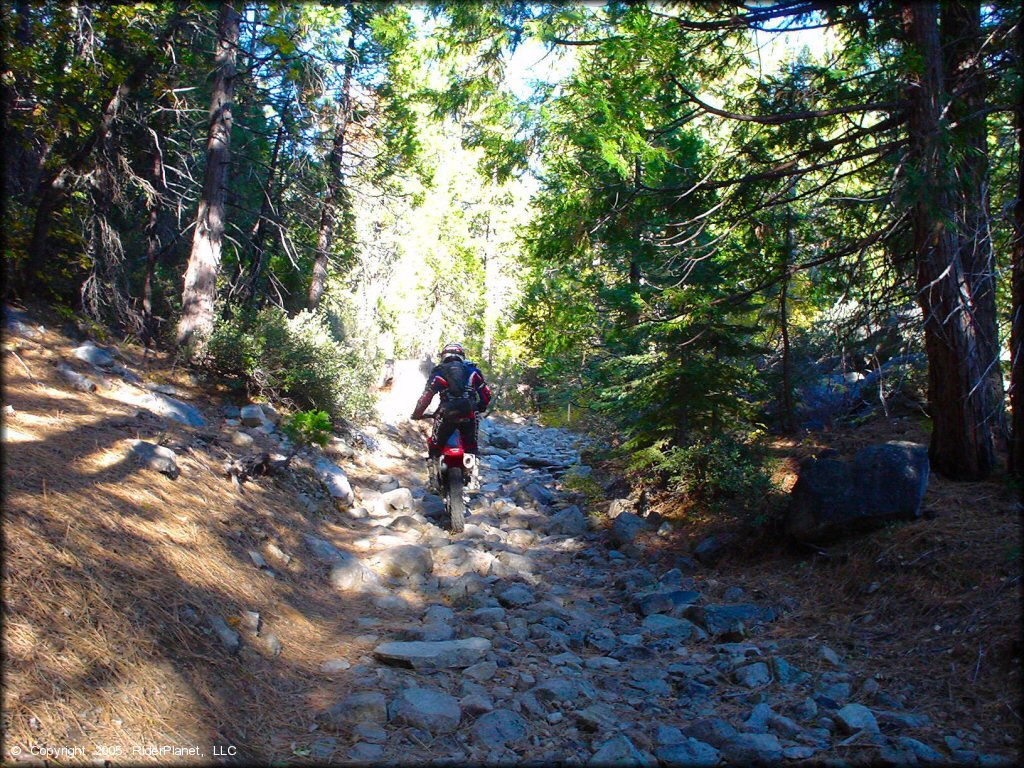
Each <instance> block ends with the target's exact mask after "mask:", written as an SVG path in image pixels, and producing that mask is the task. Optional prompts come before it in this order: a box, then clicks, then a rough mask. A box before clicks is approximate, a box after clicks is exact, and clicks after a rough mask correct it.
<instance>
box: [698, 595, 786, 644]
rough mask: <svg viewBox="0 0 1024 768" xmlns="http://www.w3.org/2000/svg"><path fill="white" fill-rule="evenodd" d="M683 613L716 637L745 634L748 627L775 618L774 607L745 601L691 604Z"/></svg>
mask: <svg viewBox="0 0 1024 768" xmlns="http://www.w3.org/2000/svg"><path fill="white" fill-rule="evenodd" d="M683 615H684V616H686V617H687V618H688V619H691V620H692V621H694V622H696V623H697V624H698V625H700V626H701V627H703V628H704V629H706V630H707V631H708V633H709V634H711V635H713V636H714V637H722V636H725V635H740V636H743V635H745V634H746V630H747V628H748V627H752V626H754V625H757V624H761V623H763V622H768V621H774V620H775V611H774V610H773V609H772V608H768V607H764V606H759V605H752V604H745V603H741V604H739V605H706V606H698V605H691V606H689V607H687V608H686V609H685V610H684V611H683Z"/></svg>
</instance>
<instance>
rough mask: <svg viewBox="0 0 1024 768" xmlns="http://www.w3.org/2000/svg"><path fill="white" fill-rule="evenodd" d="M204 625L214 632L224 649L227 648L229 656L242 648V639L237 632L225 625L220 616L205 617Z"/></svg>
mask: <svg viewBox="0 0 1024 768" xmlns="http://www.w3.org/2000/svg"><path fill="white" fill-rule="evenodd" d="M206 623H207V624H209V625H210V629H212V630H213V631H214V633H215V634H216V635H217V637H218V639H219V640H220V641H221V643H223V644H224V647H225V648H227V650H228V652H229V653H231V654H235V653H238V651H239V649H240V648H241V647H242V638H241V637H240V636H239V634H238V633H237V632H235V631H234V630H233V629H231V627H229V626H228V625H227V622H226V621H224V619H222V618H221V617H220V616H207V617H206Z"/></svg>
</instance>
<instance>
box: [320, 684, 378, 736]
mask: <svg viewBox="0 0 1024 768" xmlns="http://www.w3.org/2000/svg"><path fill="white" fill-rule="evenodd" d="M316 720H317V722H319V723H320V724H322V725H326V726H328V727H330V728H332V729H334V730H341V729H342V728H344V727H345V726H349V725H354V724H356V723H381V724H382V723H386V722H387V721H388V709H387V701H385V699H384V695H383V694H382V693H378V692H376V691H366V692H364V693H354V694H351V695H350V696H346V697H345V698H344V699H342V700H341V701H339V702H338V703H337V704H334V705H333V706H332V707H331V708H330V709H328V710H326V711H325V712H321V713H320V714H319V715H318V716H317V717H316Z"/></svg>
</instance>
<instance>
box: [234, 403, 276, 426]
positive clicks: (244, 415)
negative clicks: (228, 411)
mask: <svg viewBox="0 0 1024 768" xmlns="http://www.w3.org/2000/svg"><path fill="white" fill-rule="evenodd" d="M238 419H239V420H240V421H241V422H242V426H243V427H260V426H263V423H264V422H266V421H269V420H270V419H268V418H267V416H266V414H265V413H263V409H262V408H260V407H259V406H258V405H255V404H249V405H245V406H242V408H240V409H239V412H238Z"/></svg>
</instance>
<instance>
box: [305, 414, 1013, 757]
mask: <svg viewBox="0 0 1024 768" xmlns="http://www.w3.org/2000/svg"><path fill="white" fill-rule="evenodd" d="M484 434H485V437H484V440H483V443H484V444H485V445H486V447H485V448H483V449H482V452H483V454H484V455H485V457H484V459H483V483H482V489H481V493H480V494H479V495H477V496H476V498H475V499H474V500H473V502H472V505H471V516H470V518H469V522H468V524H467V526H466V530H465V532H464V533H463V534H462V535H461V536H458V537H451V536H449V535H448V534H446V533H445V532H443V531H442V530H441V529H440V528H438V527H437V526H436V525H435V524H434V523H433V522H431V519H432V518H437V517H438V516H439V515H440V514H441V511H442V506H441V503H440V500H439V499H437V498H436V497H431V496H430V495H428V494H424V493H423V491H422V488H421V487H420V486H419V485H416V484H412V486H411V488H405V487H396V488H393V489H389V486H391V485H394V484H396V482H397V481H394V480H392V479H391V478H389V477H387V476H385V477H384V478H383V480H382V487H381V490H382V491H383V493H374V492H373V491H357V496H359V497H360V498H361V501H362V504H363V506H357V507H355V510H356V515H357V519H358V518H362V515H363V513H364V510H365V511H366V515H367V517H366V518H365V519H363V520H362V524H363V525H365V526H366V532H365V537H364V538H363V539H362V540H361V543H363V545H364V546H366V547H368V548H372V549H375V550H378V552H377V554H376V555H374V556H372V557H371V558H369V562H370V563H371V564H372V568H371V569H368V570H367V571H366V573H367V574H376V573H380V574H384V576H382V577H381V578H379V579H378V578H376V577H374V576H372V575H370V576H368V577H365V578H366V580H365V581H364V582H363V583H362V585H361V586H362V588H365V589H370V590H371V591H372V592H374V593H376V597H375V599H374V600H375V604H376V605H377V606H378V607H380V608H385V609H400V608H401V606H402V605H403V601H402V599H401V598H400V597H396V596H395V594H393V590H400V589H403V588H408V587H410V586H413V587H414V588H415V589H416V590H417V591H418V592H419V593H420V594H421V595H423V596H424V599H425V600H426V601H427V602H428V603H429V604H428V605H427V607H426V608H425V610H423V611H422V612H421V613H420V615H419V616H418V617H416V619H415V620H413V621H412V622H411V623H409V624H407V625H405V626H404V627H402V629H401V630H400V631H397V632H396V631H393V630H390V631H389V629H388V628H387V627H385V626H383V625H382V624H380V623H379V622H377V621H368V622H365V623H366V625H367V627H368V628H369V629H372V631H373V633H374V634H375V635H377V636H378V637H377V639H379V641H380V642H379V643H377V644H376V645H375V647H374V648H373V650H372V653H370V654H368V655H367V656H365V657H363V658H362V659H361V660H360V662H359V663H358V664H357V665H355V666H352V667H351V668H349V669H348V670H347V680H348V684H349V685H350V686H351V692H350V693H348V694H347V695H345V696H343V697H341V698H340V699H339V700H338V701H336V702H335V703H334V704H333V705H331V706H330V707H328V708H326V709H325V710H324V711H322V712H321V713H320V715H319V716H318V718H317V719H318V723H319V725H320V726H321V727H322V728H323V729H324V730H325V731H337V732H338V733H340V734H343V735H340V736H339V735H331V736H325V737H323V738H321V739H320V740H318V741H316V742H314V744H313V747H312V748H313V751H314V753H315V754H320V755H321V756H327V755H328V754H331V755H333V756H334V757H335V759H337V758H343V759H350V760H363V761H371V762H389V761H398V762H407V761H410V760H411V761H413V762H420V761H428V760H431V761H434V760H437V761H450V762H453V763H462V762H466V761H469V762H473V763H477V762H487V763H491V762H497V763H514V762H522V761H531V762H541V763H548V762H566V763H587V764H601V765H603V764H627V765H657V764H682V765H708V766H711V765H718V764H720V763H726V764H739V765H748V764H769V765H773V764H778V763H780V762H783V761H786V762H788V761H802V760H809V761H813V762H814V763H815V764H819V763H821V762H822V761H824V760H826V759H833V760H835V761H836V764H842V763H844V762H847V761H849V762H853V763H863V762H871V763H883V764H890V765H913V764H917V763H920V764H923V765H928V764H944V763H948V762H950V761H951V760H952V761H954V762H959V763H964V764H1003V763H1007V761H1005V760H1004V759H1003V758H1000V757H998V756H990V755H979V754H977V753H976V752H974V751H972V750H971V740H972V738H971V737H972V734H971V733H969V732H968V733H962V734H961V735H960V736H958V735H954V734H949V735H948V736H947V737H946V738H945V739H944V741H943V743H939V744H929V743H927V742H926V741H922V740H919V739H917V738H914V735H915V734H918V732H919V731H922V730H926V729H927V726H928V725H929V719H928V717H927V716H925V715H921V714H915V713H914V712H913V711H912V709H908V707H907V705H908V704H911V703H912V702H909V701H908V700H907V697H906V696H905V695H902V694H896V695H891V694H889V693H888V692H886V691H884V690H882V689H881V686H880V685H879V683H878V682H877V681H876V680H875V679H874V678H873V677H872V675H871V671H870V670H867V669H857V668H853V667H850V666H848V665H847V664H846V663H844V661H843V659H841V658H840V657H839V656H838V655H837V654H836V653H835V652H834V651H833V650H831V649H830V648H829V647H827V646H826V645H821V644H817V645H815V644H814V641H813V639H811V638H808V639H807V640H806V641H796V644H798V645H800V646H802V647H800V648H799V652H798V654H797V655H798V656H799V657H800V658H807V656H808V647H807V646H808V645H810V646H813V648H814V652H813V657H814V658H815V659H816V664H815V666H814V668H810V669H798V668H797V667H796V666H795V665H794V664H792V663H790V661H788V660H787V657H792V655H793V653H792V652H793V651H795V650H797V649H795V648H794V642H793V641H790V642H788V643H784V642H780V641H777V640H772V639H770V638H769V637H768V627H769V625H770V624H771V622H772V621H773V620H774V619H775V618H776V617H777V616H779V615H780V614H781V613H782V612H784V611H785V610H786V606H785V605H780V604H778V603H774V602H772V600H771V599H770V597H769V599H762V600H751V599H750V598H749V596H748V595H745V594H744V593H743V591H742V590H741V589H739V588H735V587H734V588H729V587H728V586H726V585H722V584H720V583H718V582H716V581H715V580H714V579H711V578H702V577H700V576H698V575H695V574H694V572H693V571H694V569H695V568H697V565H696V564H695V563H693V561H691V560H689V559H688V558H685V557H684V558H680V559H679V562H678V566H681V567H678V566H677V567H673V568H664V569H659V568H655V567H649V566H647V565H645V563H644V562H643V560H641V559H638V557H637V555H638V554H639V553H640V550H639V549H638V548H637V547H636V546H635V544H634V542H633V540H634V538H635V537H636V536H637V535H638V534H640V533H642V532H644V531H646V530H648V529H649V528H650V524H649V522H648V521H647V520H645V519H644V518H642V517H640V516H638V515H636V514H634V513H633V512H632V511H630V510H629V504H628V502H626V501H625V500H622V501H620V502H617V503H613V504H612V505H611V508H610V515H609V516H610V517H611V518H612V519H611V521H610V526H608V528H607V530H600V531H597V530H593V529H592V528H591V523H590V521H589V519H588V517H587V516H586V515H585V514H584V513H583V512H582V511H581V510H580V508H579V507H578V506H577V505H576V504H574V503H572V499H571V498H569V497H568V495H567V494H565V493H562V492H561V491H560V488H559V481H558V477H559V475H560V474H561V472H562V471H563V470H565V469H566V468H569V467H574V468H575V471H581V467H580V466H579V447H580V446H579V438H577V437H575V436H574V435H572V434H570V433H567V432H565V431H562V430H558V429H551V428H540V427H537V426H534V425H529V424H517V423H514V422H510V421H505V422H502V423H499V422H497V421H494V420H491V421H489V422H486V426H485V433H484ZM394 467H395V468H396V469H400V468H403V462H401V461H397V460H396V461H394ZM582 471H583V472H586V471H587V468H586V467H583V468H582ZM307 545H308V546H309V548H310V550H311V551H314V552H316V553H317V555H318V556H320V557H322V558H324V559H325V560H327V561H330V562H332V563H334V570H333V571H332V578H334V579H335V583H336V584H340V585H342V586H351V585H352V584H353V583H354V582H355V581H357V579H354V577H353V569H354V568H359V567H360V565H359V564H357V563H356V562H355V561H354V560H352V559H351V558H350V557H348V556H345V555H343V554H342V553H340V552H338V551H337V550H334V549H333V548H331V547H330V545H328V544H327V543H326V542H324V541H319V540H311V541H307Z"/></svg>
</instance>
